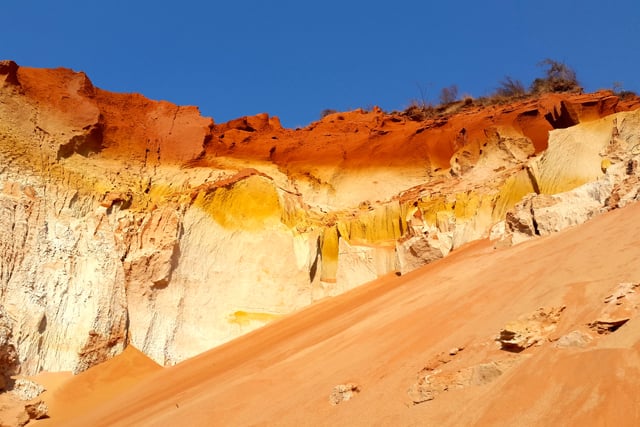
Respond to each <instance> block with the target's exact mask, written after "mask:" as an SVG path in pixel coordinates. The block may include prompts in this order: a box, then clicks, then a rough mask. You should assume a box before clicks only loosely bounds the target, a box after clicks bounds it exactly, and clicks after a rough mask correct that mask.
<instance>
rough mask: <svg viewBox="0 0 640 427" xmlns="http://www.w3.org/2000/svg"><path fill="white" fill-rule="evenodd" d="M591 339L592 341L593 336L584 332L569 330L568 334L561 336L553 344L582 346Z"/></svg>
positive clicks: (562, 346)
mask: <svg viewBox="0 0 640 427" xmlns="http://www.w3.org/2000/svg"><path fill="white" fill-rule="evenodd" d="M591 341H593V338H592V337H591V335H589V334H587V333H586V332H582V331H571V332H569V333H568V334H566V335H563V336H561V337H560V338H559V339H558V341H556V343H555V346H556V347H558V348H568V347H578V348H583V347H586V346H587V345H589V343H590V342H591Z"/></svg>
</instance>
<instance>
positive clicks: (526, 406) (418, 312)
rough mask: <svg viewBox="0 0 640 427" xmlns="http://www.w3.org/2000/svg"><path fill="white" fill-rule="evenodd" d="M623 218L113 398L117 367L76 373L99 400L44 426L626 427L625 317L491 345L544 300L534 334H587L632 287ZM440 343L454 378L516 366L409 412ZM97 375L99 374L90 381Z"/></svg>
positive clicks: (307, 319)
mask: <svg viewBox="0 0 640 427" xmlns="http://www.w3.org/2000/svg"><path fill="white" fill-rule="evenodd" d="M639 215H640V204H637V205H632V206H630V207H627V208H625V209H621V210H617V211H613V212H610V213H608V214H605V215H603V216H601V217H598V218H596V219H594V220H592V221H591V222H589V223H587V224H585V225H583V226H580V227H578V228H573V229H569V230H566V231H564V232H561V233H558V234H556V235H554V236H551V237H548V238H541V239H538V240H534V241H531V242H528V243H525V244H522V245H519V246H515V247H511V248H507V249H501V250H495V249H493V247H492V246H491V245H490V244H489V242H487V241H482V242H478V243H475V244H472V245H470V246H468V247H467V248H464V249H462V250H460V251H457V252H455V253H453V254H452V255H451V256H450V257H448V258H445V259H443V260H441V261H438V262H435V263H433V264H431V265H428V266H425V267H424V268H421V269H419V270H417V271H414V272H413V273H410V274H408V275H406V276H403V277H395V276H394V277H387V278H383V279H381V280H378V281H375V282H372V283H370V284H368V285H364V286H362V287H361V288H358V289H356V290H354V291H351V292H349V293H347V294H344V295H341V296H339V297H336V298H333V299H328V300H325V301H323V302H320V303H318V304H315V305H313V306H311V307H309V308H307V309H304V310H302V311H301V312H299V313H297V314H295V315H292V316H289V317H287V318H284V319H282V320H279V321H276V322H274V323H272V324H270V325H268V326H266V327H264V328H263V329H261V330H258V331H255V332H253V333H250V334H248V335H246V336H244V337H241V338H239V339H237V340H235V341H233V342H230V343H228V344H226V345H223V346H221V347H219V348H217V349H214V350H211V351H209V352H207V353H204V354H202V355H200V356H198V357H195V358H193V359H191V360H188V361H185V362H183V363H181V364H179V365H177V366H175V367H171V368H166V369H163V370H161V371H159V372H157V373H155V374H152V375H150V376H149V377H147V378H146V379H144V380H142V381H141V382H140V383H139V384H138V385H137V386H135V387H132V388H131V389H130V390H127V391H123V392H122V394H120V395H114V394H113V393H112V392H109V391H108V390H109V387H110V383H111V382H112V381H121V379H120V378H122V376H126V375H129V372H127V370H125V369H122V370H117V371H114V372H108V369H107V368H103V366H104V365H101V366H98V367H96V368H93V369H92V370H90V371H89V372H88V373H87V374H89V373H90V372H91V371H94V372H96V374H94V378H98V377H97V376H95V375H99V378H100V379H101V382H100V383H95V384H94V387H95V388H94V390H95V394H94V395H93V396H92V397H91V400H92V401H93V402H97V401H102V402H101V404H100V405H96V406H95V407H93V408H92V409H91V411H90V412H89V411H88V409H87V410H86V412H84V413H80V414H79V413H77V405H76V402H75V400H71V398H66V397H64V396H63V395H60V394H58V395H56V396H58V397H59V398H58V397H57V398H56V400H55V401H53V402H52V408H56V409H55V411H56V412H52V415H53V417H54V418H52V419H51V422H52V425H78V426H87V425H92V426H116V425H136V426H145V425H149V426H152V425H153V426H171V425H180V424H188V425H203V426H204V425H225V426H232V425H234V426H235V425H287V426H299V425H384V426H386V425H498V424H499V425H535V424H538V425H567V424H570V425H594V424H595V425H602V424H603V423H607V424H609V425H638V424H639V423H640V383H639V382H638V381H637V376H638V366H640V352H639V350H640V321H639V320H638V319H632V320H631V321H630V322H629V323H628V324H627V325H625V326H622V327H621V328H620V329H619V330H618V331H617V332H615V333H613V334H610V335H597V334H595V333H594V332H592V331H591V332H590V333H591V334H592V335H593V336H594V337H595V340H594V342H593V343H592V344H591V345H590V346H588V347H587V348H584V349H579V348H564V349H561V348H555V347H554V346H553V345H552V343H551V342H545V343H544V344H543V345H542V346H539V347H531V348H528V349H527V350H525V351H524V352H522V353H519V354H512V353H506V352H504V351H502V350H500V349H499V348H498V347H497V345H496V343H495V341H494V339H495V337H496V335H497V334H498V332H499V331H500V330H501V328H502V327H503V326H504V325H505V324H506V323H507V322H508V321H510V320H513V319H516V318H518V317H519V316H520V315H523V314H527V313H529V312H531V311H534V310H536V309H537V308H539V307H552V306H559V305H565V306H566V310H565V311H564V312H563V314H562V317H561V318H560V322H559V324H558V328H557V330H556V331H555V332H554V333H553V335H552V336H551V337H550V338H552V339H557V338H558V337H560V336H561V335H563V334H566V333H568V332H569V331H572V330H575V329H581V330H587V331H589V329H588V328H587V327H586V324H587V323H589V322H591V321H593V320H595V318H596V317H597V316H598V313H599V311H600V309H601V307H602V304H603V301H604V299H605V298H606V297H607V296H608V295H610V292H611V289H612V288H614V287H615V286H616V285H617V284H618V283H620V282H627V281H638V280H639V279H640V264H639V263H638V262H637V259H638V257H639V256H640V247H639V246H638V241H639V240H640V225H639V224H638V221H637V218H638V216H639ZM453 347H464V350H463V351H461V352H460V353H458V355H456V356H455V359H453V361H452V362H451V363H452V365H453V366H454V367H455V368H457V369H463V368H466V367H470V366H474V365H477V364H479V363H484V362H489V361H501V360H505V359H507V358H514V360H517V363H516V364H515V365H514V366H512V367H511V368H509V369H508V370H506V371H505V373H504V374H503V375H501V376H500V377H498V378H497V379H496V380H495V381H493V382H491V383H488V384H485V385H470V386H468V387H466V388H464V389H461V390H455V389H451V390H450V391H448V392H444V393H442V394H440V395H439V396H437V398H436V399H435V400H433V401H428V402H425V403H422V404H420V405H416V406H411V405H409V404H408V403H409V402H410V400H409V398H408V395H407V390H408V389H409V387H410V386H411V384H413V383H414V382H415V381H416V376H417V374H418V372H419V371H420V370H421V369H422V368H423V367H424V366H425V364H426V363H427V362H428V361H429V360H431V359H433V358H434V356H436V355H437V354H439V353H441V352H447V351H448V350H449V349H451V348H453ZM102 369H107V372H108V373H106V374H105V375H101V374H97V373H98V372H100V371H101V370H102ZM85 378H86V377H83V376H81V375H79V376H78V377H77V378H75V379H74V380H72V381H70V382H69V383H68V390H69V394H68V396H72V397H73V398H74V399H75V396H78V394H77V393H76V392H71V390H72V389H73V390H83V391H87V390H88V388H89V387H88V384H87V381H89V380H86V379H85ZM349 382H354V383H357V384H358V385H359V387H360V390H361V391H360V393H359V394H357V395H356V396H355V397H354V398H353V399H352V400H350V401H348V402H343V403H342V404H340V405H338V406H332V405H331V404H330V403H329V401H328V396H329V394H330V392H331V390H332V388H333V387H334V386H335V385H338V384H345V383H349ZM104 390H107V391H104ZM62 413H64V414H65V415H64V416H61V415H58V414H62ZM57 416H60V417H61V418H59V419H58V420H56V419H55V417H57ZM67 417H73V418H74V419H73V420H72V421H71V420H67Z"/></svg>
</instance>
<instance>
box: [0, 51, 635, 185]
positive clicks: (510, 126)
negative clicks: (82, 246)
mask: <svg viewBox="0 0 640 427" xmlns="http://www.w3.org/2000/svg"><path fill="white" fill-rule="evenodd" d="M7 64H8V63H7V62H6V61H5V62H4V63H3V65H2V67H0V77H1V76H2V75H3V74H6V76H5V79H4V80H5V85H6V84H13V85H16V87H20V91H19V92H20V93H21V94H24V96H26V98H27V99H28V100H29V102H31V103H33V104H35V105H37V107H38V109H39V110H40V111H41V112H48V113H50V115H51V117H53V118H54V119H53V120H54V121H56V122H59V123H57V125H62V126H63V127H66V128H70V129H72V130H81V129H84V130H87V131H89V130H93V132H94V134H93V136H94V137H96V138H98V139H100V145H101V147H100V151H101V153H102V155H103V156H105V157H107V158H114V159H120V160H123V161H132V160H134V161H139V162H143V163H144V164H145V165H147V164H157V163H167V162H168V163H178V164H185V163H189V164H192V165H201V166H207V165H210V164H215V158H216V157H218V156H228V157H235V158H239V159H253V160H270V161H272V162H274V163H276V164H277V165H279V166H280V167H282V168H284V169H286V170H288V171H290V172H298V173H304V172H305V171H308V166H309V165H318V166H320V165H334V166H335V165H340V166H341V167H343V168H351V167H368V166H385V167H390V166H405V165H414V166H416V165H421V166H426V167H431V168H432V169H436V168H448V167H449V160H450V158H451V156H452V154H453V153H455V152H456V151H457V150H458V149H460V148H461V147H463V146H472V147H474V149H475V150H476V151H478V150H480V149H481V147H482V144H483V143H484V142H486V141H487V140H488V139H489V138H490V137H491V135H492V134H494V133H495V132H496V131H497V132H499V133H500V134H501V135H509V134H512V135H516V136H526V137H528V138H530V139H531V140H532V141H533V143H534V145H535V147H536V150H537V151H538V152H539V151H542V150H544V149H545V148H546V144H547V134H548V131H549V130H551V129H554V128H561V127H568V126H570V125H573V124H576V123H578V122H581V121H588V120H593V119H596V118H599V117H602V116H605V115H608V114H611V113H615V112H618V111H626V110H632V109H636V108H638V107H640V98H638V97H632V98H630V99H628V100H624V101H623V100H621V99H619V98H618V97H616V96H613V94H612V93H611V92H606V91H603V92H597V93H594V94H587V95H576V94H566V93H565V94H545V95H542V96H540V97H539V98H535V99H534V98H531V99H525V100H520V101H514V102H512V103H509V104H504V105H493V106H488V107H481V106H478V105H474V104H473V103H472V104H470V105H466V104H465V103H464V102H459V103H457V104H452V105H450V106H449V107H448V110H450V111H449V112H446V111H445V112H444V113H446V114H443V115H441V116H440V117H438V118H435V119H428V120H424V121H413V120H410V119H409V118H407V117H406V116H405V115H403V114H400V113H396V114H386V113H384V112H382V111H380V110H379V109H377V108H376V109H374V110H373V111H372V112H364V111H352V112H346V113H336V114H332V115H329V116H327V117H325V118H324V119H322V120H320V121H318V122H315V123H312V124H311V125H309V126H307V127H305V128H303V129H296V130H292V129H285V128H283V127H282V126H281V125H280V121H279V120H278V118H277V117H269V116H268V115H267V114H259V115H257V116H253V117H243V118H239V119H235V120H231V121H229V122H227V123H222V124H217V125H214V123H213V120H211V119H210V118H205V117H202V116H200V113H199V111H198V109H197V108H196V107H179V106H176V105H173V104H171V103H169V102H166V101H159V102H158V101H152V100H149V99H147V98H145V97H143V96H141V95H138V94H115V93H110V92H107V91H103V90H101V89H98V88H95V87H94V86H93V85H92V83H91V81H90V80H89V79H88V78H87V76H86V75H85V74H84V73H74V72H73V71H71V70H68V69H63V68H59V69H53V70H51V69H36V68H27V67H18V66H17V65H15V64H14V63H11V64H13V65H12V66H9V65H7Z"/></svg>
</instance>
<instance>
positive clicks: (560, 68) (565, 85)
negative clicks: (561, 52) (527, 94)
mask: <svg viewBox="0 0 640 427" xmlns="http://www.w3.org/2000/svg"><path fill="white" fill-rule="evenodd" d="M538 65H540V66H542V67H546V68H547V70H546V72H545V76H544V77H539V78H537V79H535V80H534V81H533V83H532V84H531V93H532V94H534V95H537V94H541V93H548V92H582V87H581V86H580V84H579V83H578V78H577V76H576V72H575V71H574V70H573V69H572V68H571V67H569V66H568V65H567V64H565V63H564V62H560V61H554V60H553V59H549V58H547V59H545V60H544V61H542V62H540V63H539V64H538Z"/></svg>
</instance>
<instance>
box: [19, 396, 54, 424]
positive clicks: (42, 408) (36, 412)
mask: <svg viewBox="0 0 640 427" xmlns="http://www.w3.org/2000/svg"><path fill="white" fill-rule="evenodd" d="M24 410H25V411H26V412H27V415H29V418H30V419H32V420H41V419H43V418H48V417H49V408H48V407H47V404H46V403H44V402H43V401H42V400H39V401H37V402H34V403H30V404H28V405H25V407H24Z"/></svg>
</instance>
